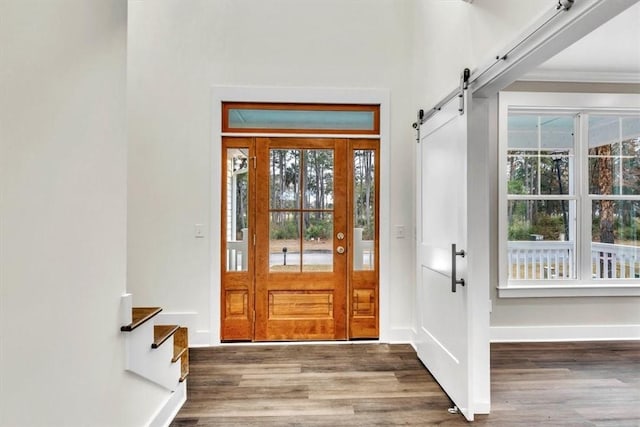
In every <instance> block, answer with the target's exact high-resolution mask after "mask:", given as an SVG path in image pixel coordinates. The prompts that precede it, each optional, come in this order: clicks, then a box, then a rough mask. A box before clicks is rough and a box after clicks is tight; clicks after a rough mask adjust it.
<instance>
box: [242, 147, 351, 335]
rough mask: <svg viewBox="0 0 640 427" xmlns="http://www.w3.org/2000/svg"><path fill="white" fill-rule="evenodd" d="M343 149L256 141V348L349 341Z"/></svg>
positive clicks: (345, 154)
mask: <svg viewBox="0 0 640 427" xmlns="http://www.w3.org/2000/svg"><path fill="white" fill-rule="evenodd" d="M345 142H346V141H345V140H339V139H328V138H323V139H306V138H305V139H290V138H281V139H274V138H258V139H257V141H256V143H257V157H258V166H257V168H258V169H257V176H256V198H257V204H256V286H255V289H256V302H255V307H256V313H255V315H256V321H255V335H254V339H255V340H256V341H264V340H267V341H273V340H326V339H337V340H339V339H346V338H347V322H346V292H347V247H346V246H347V237H346V236H347V168H346V156H347V144H346V143H345Z"/></svg>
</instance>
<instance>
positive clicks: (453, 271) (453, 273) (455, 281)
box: [451, 243, 466, 292]
mask: <svg viewBox="0 0 640 427" xmlns="http://www.w3.org/2000/svg"><path fill="white" fill-rule="evenodd" d="M465 255H466V252H465V251H463V250H462V251H458V250H456V244H455V243H452V244H451V292H455V291H456V286H457V285H462V286H464V279H457V278H456V277H457V273H456V262H457V258H456V257H458V256H460V257H462V258H464V256H465Z"/></svg>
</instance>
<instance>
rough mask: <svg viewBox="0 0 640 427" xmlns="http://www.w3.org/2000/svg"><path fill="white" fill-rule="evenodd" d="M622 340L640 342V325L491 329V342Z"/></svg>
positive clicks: (503, 327) (508, 327)
mask: <svg viewBox="0 0 640 427" xmlns="http://www.w3.org/2000/svg"><path fill="white" fill-rule="evenodd" d="M622 340H640V325H567V326H493V327H491V342H535V341H622Z"/></svg>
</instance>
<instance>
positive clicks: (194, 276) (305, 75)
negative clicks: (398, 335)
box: [128, 0, 415, 343]
mask: <svg viewBox="0 0 640 427" xmlns="http://www.w3.org/2000/svg"><path fill="white" fill-rule="evenodd" d="M411 4H412V3H411V2H399V1H397V0H373V1H372V0H308V1H304V2H301V1H299V0H219V1H208V0H154V1H132V2H130V8H129V11H130V16H129V18H130V31H129V74H128V77H129V89H128V95H129V100H128V102H129V139H130V141H129V144H130V145H129V147H130V150H129V199H128V200H129V201H128V203H129V209H128V219H129V224H128V232H129V245H128V249H129V266H128V279H129V280H128V287H129V290H130V291H131V292H132V293H133V294H134V295H135V296H136V300H137V301H139V302H140V301H143V302H144V304H153V305H156V304H157V305H162V306H163V307H164V308H165V310H166V311H169V312H171V311H173V312H195V313H197V314H196V315H195V316H192V317H193V319H194V320H193V323H194V324H193V325H191V326H192V327H193V328H194V329H197V330H200V332H201V333H200V334H198V335H197V337H198V338H196V340H202V341H201V342H202V343H206V340H207V338H208V337H213V336H214V335H216V334H217V332H216V331H215V329H216V325H211V321H212V317H215V316H212V315H211V313H212V311H211V310H212V306H213V305H214V304H218V301H217V300H214V301H212V300H211V297H210V290H211V283H212V280H213V281H219V278H218V277H211V272H210V271H211V263H212V262H215V263H217V262H219V261H218V260H217V259H212V256H211V254H210V247H209V243H210V242H209V239H208V238H207V239H195V238H194V235H193V227H194V224H196V223H200V224H205V225H206V228H207V232H208V233H209V234H210V235H215V234H216V233H219V224H211V223H210V222H211V221H210V217H211V212H210V209H211V197H212V192H214V193H215V192H218V191H219V189H218V188H211V185H210V180H211V169H210V168H211V165H210V159H211V157H212V150H219V147H217V146H212V135H211V129H212V122H211V120H212V119H211V111H212V105H211V87H212V86H219V85H250V86H280V87H313V88H322V87H325V88H326V87H333V88H354V87H355V88H380V89H389V90H390V94H391V104H392V105H391V174H390V177H391V178H390V180H391V184H390V189H389V191H390V193H391V195H392V199H391V203H390V206H386V207H385V206H383V207H382V208H383V209H385V208H386V209H389V210H390V218H389V223H390V224H392V225H396V224H398V225H405V226H407V227H408V229H410V226H411V224H412V223H413V200H412V194H413V193H412V185H413V177H412V167H413V166H412V165H413V160H412V150H413V145H414V144H415V143H414V137H413V133H412V131H411V127H410V123H411V121H412V117H413V114H414V113H413V111H412V109H411V104H410V103H409V102H407V101H408V99H409V98H410V89H411V87H410V80H411V68H410V65H409V64H410V54H411V40H412V39H411V33H412V29H411V22H412V20H411V17H410V11H411ZM413 250H414V249H413V242H412V239H410V238H405V239H395V238H392V239H391V247H390V249H389V252H390V253H391V259H390V260H389V263H390V266H391V271H390V277H392V283H391V287H392V291H391V301H390V304H391V313H390V323H391V327H393V328H405V329H406V328H407V327H409V326H410V324H411V310H410V307H411V304H410V301H411V295H412V288H411V284H412V283H413V275H414V274H413V266H412V259H413ZM213 321H214V322H218V319H213Z"/></svg>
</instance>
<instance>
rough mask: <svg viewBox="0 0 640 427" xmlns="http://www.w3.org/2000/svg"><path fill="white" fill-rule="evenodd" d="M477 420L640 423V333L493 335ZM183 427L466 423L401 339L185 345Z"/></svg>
mask: <svg viewBox="0 0 640 427" xmlns="http://www.w3.org/2000/svg"><path fill="white" fill-rule="evenodd" d="M491 363H492V368H491V376H492V411H491V414H490V415H479V416H477V417H476V422H475V423H474V424H475V425H480V426H533V425H544V426H602V427H610V426H611V427H612V426H616V427H618V426H619V427H625V426H629V427H631V426H634V427H638V426H640V342H615V343H612V342H599V343H533V344H494V345H492V346H491ZM190 369H191V373H190V376H189V380H188V384H187V393H188V400H187V402H186V403H185V405H184V407H183V408H182V409H181V410H180V412H179V413H178V415H177V417H176V419H175V420H174V422H173V423H172V424H171V425H172V426H173V427H183V426H301V427H302V426H395V425H414V426H432V425H444V426H464V425H468V423H467V422H466V421H465V420H464V419H463V417H462V416H461V415H459V414H449V413H448V412H447V408H449V407H450V406H451V403H450V401H449V399H448V398H447V397H446V395H445V394H444V393H443V392H442V390H441V389H440V387H439V386H438V384H437V383H436V382H435V381H434V379H433V378H432V377H431V375H430V374H429V372H428V371H427V370H426V369H425V368H424V367H423V366H422V364H421V363H420V362H419V360H418V359H417V357H416V354H415V351H414V350H413V348H412V347H411V346H409V345H386V344H339V345H304V346H300V345H277V346H276V345H274V346H257V345H256V346H251V345H248V346H229V347H216V348H194V349H190Z"/></svg>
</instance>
